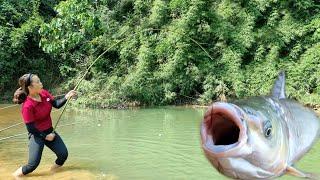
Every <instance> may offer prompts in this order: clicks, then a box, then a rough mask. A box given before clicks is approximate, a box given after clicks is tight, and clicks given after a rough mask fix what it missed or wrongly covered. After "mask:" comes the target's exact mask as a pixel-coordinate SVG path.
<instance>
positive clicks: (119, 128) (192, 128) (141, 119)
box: [0, 105, 320, 180]
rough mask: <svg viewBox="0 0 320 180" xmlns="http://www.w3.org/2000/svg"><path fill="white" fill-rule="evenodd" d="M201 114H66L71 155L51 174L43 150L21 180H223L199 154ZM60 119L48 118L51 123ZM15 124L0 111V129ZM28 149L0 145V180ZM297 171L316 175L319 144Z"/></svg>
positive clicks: (64, 132)
mask: <svg viewBox="0 0 320 180" xmlns="http://www.w3.org/2000/svg"><path fill="white" fill-rule="evenodd" d="M4 106H7V105H1V106H0V108H1V107H4ZM204 112H205V109H202V108H196V109H195V108H191V107H156V108H139V109H128V110H105V109H103V110H101V109H69V108H68V110H67V111H66V112H65V113H64V114H63V116H62V119H61V121H60V123H59V125H62V126H61V127H58V129H57V131H58V133H59V134H60V136H61V137H62V139H63V140H64V142H65V144H66V145H67V147H68V150H69V158H68V160H67V162H66V163H65V165H64V167H63V168H61V169H60V170H59V171H58V172H56V173H54V174H52V173H50V171H49V168H50V166H51V165H52V164H53V163H54V160H55V155H54V154H53V153H52V152H51V151H50V150H49V149H48V148H45V150H44V152H43V156H42V160H41V163H40V165H39V167H38V168H37V169H36V170H35V171H34V172H33V173H31V174H29V175H28V176H27V177H26V178H24V179H205V180H206V179H227V178H225V177H224V176H222V175H220V174H219V173H218V172H217V171H216V170H215V169H214V168H213V167H212V166H211V165H210V163H209V162H208V161H207V160H206V158H205V157H204V155H203V153H202V149H201V147H200V137H199V135H200V134H199V125H200V121H201V120H202V117H203V114H204ZM59 113H60V112H59V111H55V112H52V118H53V120H54V121H55V120H56V119H57V117H58V115H59ZM19 122H21V115H20V107H19V106H16V107H11V108H8V109H3V110H0V129H2V128H5V127H8V126H10V125H12V124H15V123H19ZM24 132H26V129H25V127H24V125H23V124H22V125H19V126H16V127H14V128H11V129H9V130H5V131H2V132H0V138H3V137H7V136H10V135H14V134H19V133H24ZM27 148H28V139H27V135H21V136H18V137H15V138H11V139H8V140H3V141H0V177H1V178H0V179H10V178H11V173H12V172H13V171H14V170H15V169H16V168H18V167H19V166H21V165H23V164H24V163H26V162H27V158H28V154H27V153H28V149H27ZM297 167H298V168H299V169H301V170H305V171H308V172H313V173H318V174H320V143H317V144H316V145H315V146H314V148H313V149H312V150H311V151H310V152H309V153H308V154H307V155H306V156H304V158H303V159H302V160H300V161H299V162H298V164H297ZM281 179H297V178H294V177H291V176H283V177H281Z"/></svg>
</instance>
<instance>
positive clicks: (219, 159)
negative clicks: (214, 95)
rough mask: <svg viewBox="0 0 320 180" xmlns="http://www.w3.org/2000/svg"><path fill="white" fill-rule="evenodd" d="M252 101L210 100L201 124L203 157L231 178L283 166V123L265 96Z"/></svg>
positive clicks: (271, 173) (269, 173)
mask: <svg viewBox="0 0 320 180" xmlns="http://www.w3.org/2000/svg"><path fill="white" fill-rule="evenodd" d="M254 101H255V102H251V103H248V104H247V105H246V104H241V103H240V105H239V104H238V105H235V104H231V103H223V102H217V103H214V104H213V105H212V106H210V107H209V109H208V111H207V112H206V114H205V117H204V120H203V122H202V124H201V140H202V148H203V150H204V152H205V155H206V157H207V158H208V160H209V161H210V162H211V164H212V165H213V166H214V167H215V168H216V169H217V170H218V171H219V172H221V173H222V174H224V175H226V176H229V177H232V178H240V179H257V178H262V179H264V178H272V177H275V176H279V175H281V174H282V173H283V172H284V171H285V169H286V162H287V154H288V148H287V146H288V143H287V137H285V134H286V133H285V132H286V127H285V126H284V125H283V124H282V121H280V120H279V118H280V117H279V116H277V113H276V112H274V110H272V109H271V108H270V107H269V106H268V102H267V101H266V100H264V99H263V98H260V99H259V98H258V99H256V100H254ZM249 105H251V106H249Z"/></svg>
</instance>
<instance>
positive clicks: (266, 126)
mask: <svg viewBox="0 0 320 180" xmlns="http://www.w3.org/2000/svg"><path fill="white" fill-rule="evenodd" d="M263 131H264V136H265V137H266V138H269V137H271V134H272V124H271V122H270V121H265V122H264V125H263Z"/></svg>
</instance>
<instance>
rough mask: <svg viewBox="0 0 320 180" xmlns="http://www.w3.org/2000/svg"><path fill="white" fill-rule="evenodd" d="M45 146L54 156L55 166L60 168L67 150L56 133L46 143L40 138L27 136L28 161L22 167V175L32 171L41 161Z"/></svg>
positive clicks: (66, 155)
mask: <svg viewBox="0 0 320 180" xmlns="http://www.w3.org/2000/svg"><path fill="white" fill-rule="evenodd" d="M44 145H46V146H47V147H48V148H50V149H51V150H52V151H53V152H54V153H55V154H56V155H57V160H56V164H57V165H60V166H62V165H63V164H64V162H65V161H66V160H67V158H68V150H67V147H66V145H65V144H64V142H63V141H62V139H61V137H60V136H59V135H58V134H57V133H56V136H55V138H54V140H53V141H46V140H44V139H41V138H40V137H36V136H34V135H32V134H30V135H29V161H28V164H27V165H25V166H23V167H22V173H23V174H24V175H26V174H28V173H31V172H32V171H34V170H35V169H36V168H37V167H38V165H39V163H40V160H41V156H42V151H43V147H44Z"/></svg>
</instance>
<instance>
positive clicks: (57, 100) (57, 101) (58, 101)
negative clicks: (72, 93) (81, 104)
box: [51, 96, 67, 109]
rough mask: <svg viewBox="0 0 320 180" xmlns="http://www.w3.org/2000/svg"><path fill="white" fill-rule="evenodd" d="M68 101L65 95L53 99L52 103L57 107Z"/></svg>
mask: <svg viewBox="0 0 320 180" xmlns="http://www.w3.org/2000/svg"><path fill="white" fill-rule="evenodd" d="M66 102H67V98H66V97H65V96H63V97H62V98H55V99H54V100H53V101H51V104H52V106H53V107H55V108H58V109H59V108H61V107H62V106H63V105H64V104H65V103H66Z"/></svg>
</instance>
